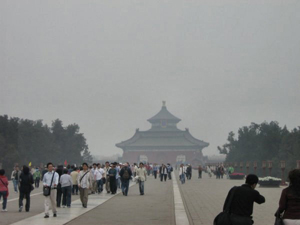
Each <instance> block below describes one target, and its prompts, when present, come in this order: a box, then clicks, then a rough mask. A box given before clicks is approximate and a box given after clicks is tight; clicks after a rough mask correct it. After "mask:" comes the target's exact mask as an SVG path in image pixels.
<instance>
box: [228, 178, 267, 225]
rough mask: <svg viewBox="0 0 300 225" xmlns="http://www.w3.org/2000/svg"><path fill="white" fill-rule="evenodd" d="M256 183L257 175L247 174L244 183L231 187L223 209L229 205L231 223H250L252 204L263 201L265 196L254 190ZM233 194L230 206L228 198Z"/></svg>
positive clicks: (236, 224) (240, 224)
mask: <svg viewBox="0 0 300 225" xmlns="http://www.w3.org/2000/svg"><path fill="white" fill-rule="evenodd" d="M257 183H258V177H257V176H256V175H254V174H249V175H248V176H247V178H246V183H245V184H243V185H242V186H239V187H234V188H232V189H231V190H230V191H229V193H228V195H227V198H226V200H225V203H224V207H223V210H225V209H226V208H227V207H229V210H230V213H231V215H230V219H231V222H232V225H251V224H253V221H252V213H253V204H254V202H256V203H257V204H262V203H264V202H265V198H264V197H263V196H262V195H260V194H259V192H258V191H256V190H255V188H256V185H257ZM231 195H233V199H232V202H231V204H230V206H228V205H227V204H229V199H230V197H231Z"/></svg>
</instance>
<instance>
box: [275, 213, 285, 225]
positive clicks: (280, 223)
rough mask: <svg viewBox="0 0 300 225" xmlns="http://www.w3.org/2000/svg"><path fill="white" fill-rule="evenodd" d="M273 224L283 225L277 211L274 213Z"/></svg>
mask: <svg viewBox="0 0 300 225" xmlns="http://www.w3.org/2000/svg"><path fill="white" fill-rule="evenodd" d="M275 217H276V218H275V223H274V225H284V223H283V219H282V218H281V216H280V212H279V209H278V210H277V212H276V213H275Z"/></svg>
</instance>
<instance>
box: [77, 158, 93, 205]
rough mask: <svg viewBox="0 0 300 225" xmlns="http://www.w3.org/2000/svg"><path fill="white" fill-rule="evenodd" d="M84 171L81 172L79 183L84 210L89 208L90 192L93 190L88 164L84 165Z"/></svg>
mask: <svg viewBox="0 0 300 225" xmlns="http://www.w3.org/2000/svg"><path fill="white" fill-rule="evenodd" d="M82 168H83V170H82V171H80V172H79V175H78V178H77V182H78V187H79V192H80V201H81V203H82V206H83V208H87V203H88V194H89V190H90V189H91V188H92V182H91V178H90V172H89V171H88V168H89V167H88V164H87V163H83V164H82Z"/></svg>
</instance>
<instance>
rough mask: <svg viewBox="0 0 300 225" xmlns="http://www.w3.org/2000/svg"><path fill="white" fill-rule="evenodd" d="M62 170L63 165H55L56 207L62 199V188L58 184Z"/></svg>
mask: <svg viewBox="0 0 300 225" xmlns="http://www.w3.org/2000/svg"><path fill="white" fill-rule="evenodd" d="M63 170H64V167H63V166H62V165H59V166H57V169H56V172H57V174H58V176H59V178H58V184H57V187H56V189H57V193H56V207H57V208H60V205H61V201H62V188H61V184H60V178H61V176H62V175H63Z"/></svg>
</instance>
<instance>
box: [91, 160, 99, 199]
mask: <svg viewBox="0 0 300 225" xmlns="http://www.w3.org/2000/svg"><path fill="white" fill-rule="evenodd" d="M97 170H98V168H97V164H96V163H94V164H93V168H92V169H91V170H90V173H91V180H92V194H94V193H96V192H97V189H98V188H97V186H98V185H97Z"/></svg>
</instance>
